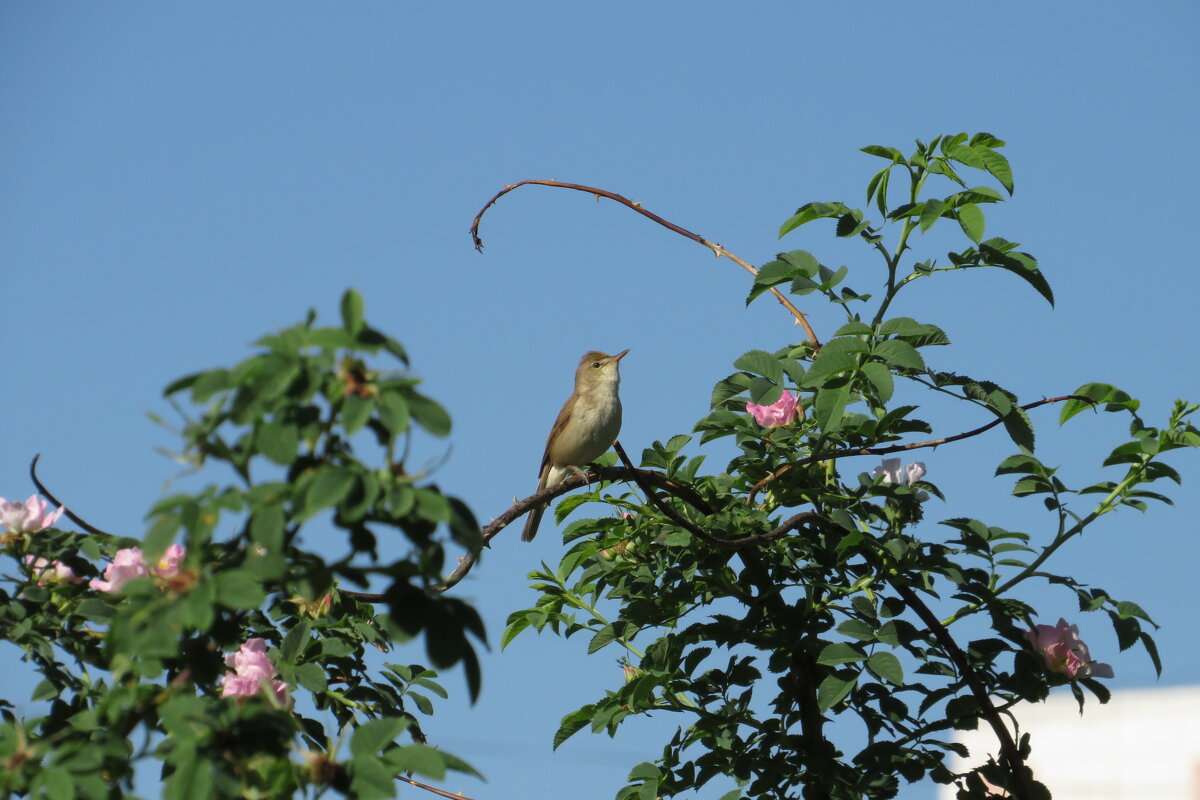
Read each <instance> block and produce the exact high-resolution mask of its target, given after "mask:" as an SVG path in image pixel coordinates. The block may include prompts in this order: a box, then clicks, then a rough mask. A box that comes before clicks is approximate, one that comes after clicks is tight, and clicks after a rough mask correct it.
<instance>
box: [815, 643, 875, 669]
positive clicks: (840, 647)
mask: <svg viewBox="0 0 1200 800" xmlns="http://www.w3.org/2000/svg"><path fill="white" fill-rule="evenodd" d="M872 638H873V637H872ZM866 657H867V656H866V654H865V653H863V652H862V650H861V649H860V648H858V647H856V646H854V645H852V644H849V643H847V642H834V643H832V644H829V645H826V646H825V649H824V650H822V651H821V655H820V656H818V657H817V663H818V664H825V665H827V666H834V665H837V664H848V663H850V662H854V661H862V660H864V659H865V658H866Z"/></svg>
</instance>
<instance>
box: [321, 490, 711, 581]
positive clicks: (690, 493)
mask: <svg viewBox="0 0 1200 800" xmlns="http://www.w3.org/2000/svg"><path fill="white" fill-rule="evenodd" d="M630 479H633V480H634V481H636V482H637V483H638V485H639V486H643V487H644V486H647V485H649V486H657V487H658V488H660V489H662V490H663V491H666V492H670V493H671V494H672V495H674V496H676V497H679V498H680V499H682V500H684V501H685V502H688V503H691V504H692V505H694V506H697V507H706V504H705V503H704V498H703V497H701V496H700V494H699V493H698V492H696V490H695V489H693V488H692V487H691V486H688V485H687V484H685V483H680V482H679V481H677V480H674V479H672V478H668V477H667V476H666V475H663V474H662V473H661V472H654V471H653V470H648V469H636V468H634V467H632V466H631V467H628V468H626V467H592V468H590V469H589V470H587V471H586V472H583V473H580V474H578V475H575V474H572V475H571V476H570V477H569V478H567V479H566V480H564V481H563V482H562V483H559V484H557V485H555V486H551V487H550V488H548V489H543V490H542V491H540V492H537V493H536V494H531V495H530V496H529V497H526V498H525V499H523V500H518V501H516V502H514V503H513V504H512V505H511V506H510V507H509V508H507V509H505V511H504V513H502V514H501V515H500V516H498V517H496V518H495V519H494V520H492V521H491V522H489V523H488V524H487V525H485V526H484V527H483V529H482V530H480V532H479V534H480V543H481V545H482V547H488V546H490V545H491V541H492V539H494V538H495V537H496V535H497V534H499V533H500V531H502V530H504V528H506V527H507V526H509V525H511V524H512V523H513V522H514V521H516V520H518V519H520V518H521V517H522V516H524V515H525V514H526V513H527V512H528V511H529V509H531V508H533V507H535V506H539V505H542V504H544V503H548V502H550V501H551V500H553V499H554V498H556V497H558V496H559V495H563V494H566V493H567V492H570V491H572V490H574V489H578V488H579V487H581V486H587V485H589V484H592V483H595V482H597V481H627V480H630ZM643 490H644V488H643ZM710 513H711V512H710ZM478 552H479V551H475V552H468V553H467V554H466V555H463V556H459V558H458V566H457V567H456V568H455V569H454V571H453V572H451V573H450V574H449V575H447V576H446V577H445V578H443V579H442V580H441V581H440V582H439V583H435V584H432V585H430V586H428V587H426V588H427V589H428V590H429V591H432V592H444V591H446V590H447V589H449V588H450V587H452V586H454V585H455V584H457V583H458V582H459V581H461V580H462V579H463V578H465V577H466V576H467V573H468V572H470V571H471V568H472V567H474V566H475V563H476V561H477V560H478V559H477V556H478ZM338 591H339V592H341V593H342V594H344V595H348V596H350V597H353V598H355V599H357V600H362V601H363V602H367V603H382V602H386V601H385V598H384V595H383V594H380V593H376V592H355V591H348V590H344V589H339V590H338Z"/></svg>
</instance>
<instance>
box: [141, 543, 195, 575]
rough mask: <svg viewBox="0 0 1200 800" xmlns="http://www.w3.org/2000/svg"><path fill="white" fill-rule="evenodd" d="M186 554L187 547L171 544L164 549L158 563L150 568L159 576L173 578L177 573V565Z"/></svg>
mask: <svg viewBox="0 0 1200 800" xmlns="http://www.w3.org/2000/svg"><path fill="white" fill-rule="evenodd" d="M186 556H187V548H186V547H184V546H183V545H181V544H173V545H171V546H170V547H168V548H167V549H166V551H165V552H164V553H163V554H162V557H161V558H159V559H158V563H157V564H155V565H154V566H153V567H151V568H150V571H151V572H153V573H154V574H155V575H157V576H158V577H160V578H174V577H175V576H176V575H178V574H179V565H180V564H181V563H182V562H183V559H184V558H185V557H186Z"/></svg>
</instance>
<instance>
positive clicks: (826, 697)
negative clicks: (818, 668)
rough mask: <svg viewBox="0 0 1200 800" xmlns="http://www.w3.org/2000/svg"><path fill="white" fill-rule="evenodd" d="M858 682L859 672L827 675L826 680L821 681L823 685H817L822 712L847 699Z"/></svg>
mask: <svg viewBox="0 0 1200 800" xmlns="http://www.w3.org/2000/svg"><path fill="white" fill-rule="evenodd" d="M857 683H858V673H851V674H850V676H849V677H846V676H845V675H844V674H843V673H840V672H835V673H833V674H831V675H827V676H825V680H823V681H821V685H820V686H818V687H817V707H818V708H819V709H820V710H821V713H822V714H823V713H825V712H826V711H828V710H829V709H831V708H833V707H834V706H835V705H837V704H838V703H840V702H841V701H842V700H843V699H845V697H846V695H848V694H850V692H851V691H852V690H853V689H854V686H855V684H857Z"/></svg>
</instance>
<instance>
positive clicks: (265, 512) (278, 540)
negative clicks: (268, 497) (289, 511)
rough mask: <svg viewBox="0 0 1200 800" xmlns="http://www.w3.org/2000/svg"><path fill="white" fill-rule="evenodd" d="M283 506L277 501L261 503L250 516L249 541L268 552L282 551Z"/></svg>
mask: <svg viewBox="0 0 1200 800" xmlns="http://www.w3.org/2000/svg"><path fill="white" fill-rule="evenodd" d="M283 528H284V514H283V507H282V506H280V505H279V504H277V503H270V504H267V505H261V506H259V507H258V508H256V509H255V510H254V514H253V516H251V517H250V541H252V542H254V543H255V544H258V545H261V546H262V547H263V548H264V549H265V550H266V551H267V552H268V553H282V552H283Z"/></svg>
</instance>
